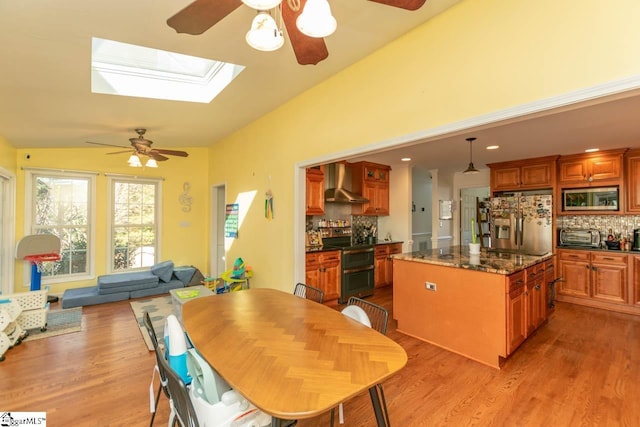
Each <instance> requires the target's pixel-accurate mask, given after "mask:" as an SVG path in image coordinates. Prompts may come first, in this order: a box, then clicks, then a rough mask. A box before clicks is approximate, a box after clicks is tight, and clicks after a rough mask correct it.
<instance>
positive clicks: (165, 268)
mask: <svg viewBox="0 0 640 427" xmlns="http://www.w3.org/2000/svg"><path fill="white" fill-rule="evenodd" d="M195 273H196V268H195V267H193V266H188V267H186V266H185V267H174V265H173V261H164V262H161V263H159V264H156V265H154V266H153V267H151V269H150V270H146V271H136V272H131V273H117V274H106V275H103V276H98V284H97V285H96V286H89V287H86V288H75V289H67V290H66V291H64V294H63V295H62V308H71V307H79V306H84V305H94V304H103V303H106V302H114V301H122V300H127V299H129V298H140V297H148V296H151V295H160V294H166V293H168V292H169V291H170V290H171V289H177V288H182V287H185V286H187V285H188V284H189V283H190V281H191V279H192V278H193V277H194V275H195Z"/></svg>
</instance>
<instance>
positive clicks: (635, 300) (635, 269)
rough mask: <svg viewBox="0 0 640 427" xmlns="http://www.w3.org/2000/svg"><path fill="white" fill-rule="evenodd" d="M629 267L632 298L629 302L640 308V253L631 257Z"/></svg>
mask: <svg viewBox="0 0 640 427" xmlns="http://www.w3.org/2000/svg"><path fill="white" fill-rule="evenodd" d="M629 268H630V270H631V274H630V275H629V277H630V282H631V298H630V300H629V303H630V304H631V305H632V306H634V307H635V308H640V255H632V256H630V257H629Z"/></svg>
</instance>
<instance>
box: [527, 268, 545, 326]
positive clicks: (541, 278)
mask: <svg viewBox="0 0 640 427" xmlns="http://www.w3.org/2000/svg"><path fill="white" fill-rule="evenodd" d="M544 270H545V264H544V262H541V263H538V264H536V265H534V266H531V267H529V268H527V270H526V271H525V283H526V291H525V299H526V301H527V310H526V311H527V336H529V335H531V334H532V333H533V331H535V330H536V329H538V327H539V326H540V325H542V323H544V321H545V320H546V319H547V310H546V304H545V301H546V291H545V288H546V287H545V285H544V283H545V274H544Z"/></svg>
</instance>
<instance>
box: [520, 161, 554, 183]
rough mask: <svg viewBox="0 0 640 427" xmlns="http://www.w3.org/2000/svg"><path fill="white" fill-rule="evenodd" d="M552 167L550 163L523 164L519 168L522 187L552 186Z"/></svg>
mask: <svg viewBox="0 0 640 427" xmlns="http://www.w3.org/2000/svg"><path fill="white" fill-rule="evenodd" d="M552 167H553V164H551V163H544V164H537V165H535V164H534V165H523V166H522V168H521V169H520V175H521V178H522V180H521V184H522V188H544V187H553V183H552V182H551V178H552V176H553V175H552V171H551V168H552Z"/></svg>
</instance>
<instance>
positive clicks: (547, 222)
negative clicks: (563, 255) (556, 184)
mask: <svg viewBox="0 0 640 427" xmlns="http://www.w3.org/2000/svg"><path fill="white" fill-rule="evenodd" d="M490 210H491V249H495V250H504V251H509V252H520V253H523V254H527V255H544V254H546V253H549V252H552V251H553V222H552V214H553V203H552V196H551V195H547V194H545V195H523V194H518V193H516V194H514V195H512V196H502V197H493V198H491V209H490Z"/></svg>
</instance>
